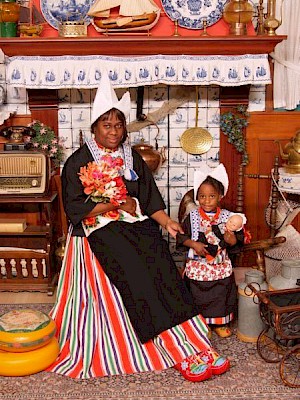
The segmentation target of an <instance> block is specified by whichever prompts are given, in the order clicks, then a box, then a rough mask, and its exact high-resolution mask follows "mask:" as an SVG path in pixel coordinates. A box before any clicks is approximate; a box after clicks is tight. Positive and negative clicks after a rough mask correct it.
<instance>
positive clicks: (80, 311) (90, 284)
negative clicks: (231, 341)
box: [48, 236, 211, 379]
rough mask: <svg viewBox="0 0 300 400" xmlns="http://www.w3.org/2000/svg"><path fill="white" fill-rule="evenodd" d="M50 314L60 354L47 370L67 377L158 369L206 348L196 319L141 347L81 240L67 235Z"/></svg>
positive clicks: (199, 320) (204, 329) (204, 333)
mask: <svg viewBox="0 0 300 400" xmlns="http://www.w3.org/2000/svg"><path fill="white" fill-rule="evenodd" d="M50 315H51V316H52V318H53V319H54V320H55V322H56V325H57V337H58V339H59V343H60V350H61V351H60V355H59V357H58V359H57V360H56V361H55V363H54V364H53V365H51V367H49V368H48V371H51V372H55V373H58V374H62V375H66V376H69V377H72V378H80V379H87V378H92V377H102V376H111V375H117V374H131V373H135V372H145V371H155V370H157V371H158V370H162V369H166V368H170V367H172V366H174V365H175V364H177V363H178V362H180V361H182V360H183V359H185V358H186V357H187V356H189V355H191V354H195V353H198V352H200V351H202V350H205V349H208V348H210V346H211V345H210V342H209V340H208V339H207V326H206V323H205V321H204V319H203V318H202V317H201V316H200V315H199V316H196V317H194V318H191V319H189V320H187V321H185V322H184V323H182V324H180V325H176V326H175V327H173V328H171V329H168V330H166V331H164V332H162V333H161V334H159V335H158V336H156V337H155V338H154V339H153V340H149V341H148V342H146V343H144V344H142V343H141V342H140V341H139V339H138V337H137V335H136V333H135V331H134V329H133V328H132V325H131V322H130V320H129V318H128V315H127V312H126V310H125V307H124V305H123V302H122V299H121V296H120V294H119V292H118V291H117V289H116V288H115V286H113V285H112V284H111V283H110V281H109V279H108V278H107V276H106V275H105V273H104V272H103V270H102V268H101V266H100V264H99V262H98V260H97V259H96V257H95V256H94V255H93V253H92V251H91V249H90V247H89V244H88V241H87V239H86V238H81V237H70V236H69V237H68V240H67V245H66V251H65V257H64V262H63V266H62V270H61V272H60V277H59V282H58V289H57V300H56V303H55V305H54V307H53V309H52V311H51V313H50Z"/></svg>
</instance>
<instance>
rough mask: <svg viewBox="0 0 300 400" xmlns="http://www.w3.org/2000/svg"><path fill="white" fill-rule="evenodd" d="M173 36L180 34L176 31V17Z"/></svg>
mask: <svg viewBox="0 0 300 400" xmlns="http://www.w3.org/2000/svg"><path fill="white" fill-rule="evenodd" d="M173 36H180V34H179V33H178V21H177V19H176V20H175V21H174V33H173Z"/></svg>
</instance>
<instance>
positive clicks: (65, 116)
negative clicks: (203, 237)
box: [58, 85, 265, 266]
mask: <svg viewBox="0 0 300 400" xmlns="http://www.w3.org/2000/svg"><path fill="white" fill-rule="evenodd" d="M177 90H178V87H174V86H169V87H167V86H165V85H157V86H149V87H145V90H144V101H143V113H144V114H148V113H149V112H151V113H152V112H154V111H156V110H158V109H160V107H162V105H163V103H164V102H165V101H167V100H170V99H173V98H174V96H176V93H177ZM185 90H188V91H189V96H188V100H187V102H186V103H184V104H183V105H182V106H181V107H179V108H177V110H176V111H175V112H174V113H172V114H169V115H167V116H166V117H164V118H162V119H161V120H159V121H158V122H157V126H158V128H159V129H157V128H156V127H155V126H150V127H146V128H143V129H141V130H140V131H138V132H131V133H130V134H129V140H130V143H131V144H136V143H139V142H140V141H141V140H144V141H145V142H146V143H149V144H151V145H152V146H155V139H157V143H158V146H159V149H161V148H162V147H165V148H166V156H167V160H166V162H165V163H164V164H163V165H162V166H161V168H160V169H159V170H158V171H157V173H156V174H155V175H154V178H155V181H156V183H157V186H158V187H159V190H160V192H161V194H162V196H163V198H164V200H165V203H166V205H167V211H168V213H169V215H170V216H171V217H172V218H173V219H176V220H177V213H178V207H179V204H180V201H181V199H182V197H183V196H184V194H185V193H186V192H187V190H189V189H190V188H192V187H193V174H194V170H195V169H197V168H199V167H200V166H201V164H203V163H206V164H208V165H210V166H212V167H213V166H214V165H216V164H217V163H218V162H219V143H220V142H219V139H220V138H219V135H220V133H219V113H220V109H219V87H217V86H216V87H214V86H209V87H207V86H206V87H204V86H202V87H200V88H199V103H198V107H199V110H198V126H199V127H203V128H206V129H208V130H209V132H210V133H211V135H212V137H213V145H212V147H211V149H210V150H209V151H208V152H207V153H206V154H203V155H201V156H199V155H192V154H188V153H186V152H185V151H184V150H183V149H182V148H181V145H180V136H181V134H182V133H183V132H184V131H185V130H186V129H188V128H190V127H194V126H195V124H196V121H195V116H196V102H195V99H196V92H195V88H194V87H185ZM123 93H124V90H122V89H119V90H117V94H118V97H120V96H122V94H123ZM130 93H131V101H132V111H131V114H130V117H129V122H133V121H135V120H136V117H137V115H136V114H137V104H136V100H137V99H136V97H137V91H136V89H130ZM94 96H95V90H88V89H87V90H78V89H64V90H59V112H58V121H59V136H60V138H61V139H63V140H64V143H65V147H66V149H67V155H70V154H72V152H73V151H74V150H75V149H77V148H78V147H79V145H80V144H79V140H80V130H81V131H82V135H83V139H84V140H85V139H87V138H90V137H91V131H90V115H91V104H92V102H93V99H94ZM264 98H265V89H264V87H253V88H252V89H251V94H250V105H249V110H251V111H254V110H259V111H261V110H263V109H264ZM166 239H168V240H169V244H170V248H171V252H172V254H173V257H174V259H175V261H176V262H177V263H178V264H179V265H178V266H180V264H181V263H182V254H181V253H179V252H177V251H176V249H175V243H174V240H173V239H172V238H170V237H169V238H168V237H167V235H166Z"/></svg>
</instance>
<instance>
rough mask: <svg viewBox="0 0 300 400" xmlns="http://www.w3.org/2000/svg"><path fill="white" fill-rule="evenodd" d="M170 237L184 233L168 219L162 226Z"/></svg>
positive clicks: (176, 223)
mask: <svg viewBox="0 0 300 400" xmlns="http://www.w3.org/2000/svg"><path fill="white" fill-rule="evenodd" d="M164 228H165V229H166V230H167V231H168V232H169V234H170V235H171V236H173V237H174V238H175V237H176V235H177V233H184V232H183V229H182V227H181V225H180V224H179V223H178V222H176V221H174V220H173V219H171V218H169V219H168V220H167V222H166V224H165V226H164Z"/></svg>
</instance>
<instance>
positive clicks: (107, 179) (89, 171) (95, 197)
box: [78, 154, 127, 206]
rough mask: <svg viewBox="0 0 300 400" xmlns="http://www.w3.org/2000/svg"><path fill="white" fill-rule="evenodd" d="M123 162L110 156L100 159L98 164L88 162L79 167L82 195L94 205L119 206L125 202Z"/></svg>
mask: <svg viewBox="0 0 300 400" xmlns="http://www.w3.org/2000/svg"><path fill="white" fill-rule="evenodd" d="M123 165H124V161H123V159H122V158H121V157H116V158H113V157H112V156H111V155H110V154H105V155H104V156H102V157H101V159H100V163H99V164H97V163H96V162H95V161H93V162H89V163H88V164H87V165H86V166H84V167H81V168H80V171H79V174H78V175H79V179H80V181H81V183H82V185H83V187H84V193H85V194H86V195H88V198H87V199H91V200H92V201H94V202H95V203H112V204H113V205H115V206H119V205H120V204H121V203H123V202H125V201H126V196H127V189H126V186H125V183H124V180H123V178H122V176H121V175H122V169H123Z"/></svg>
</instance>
